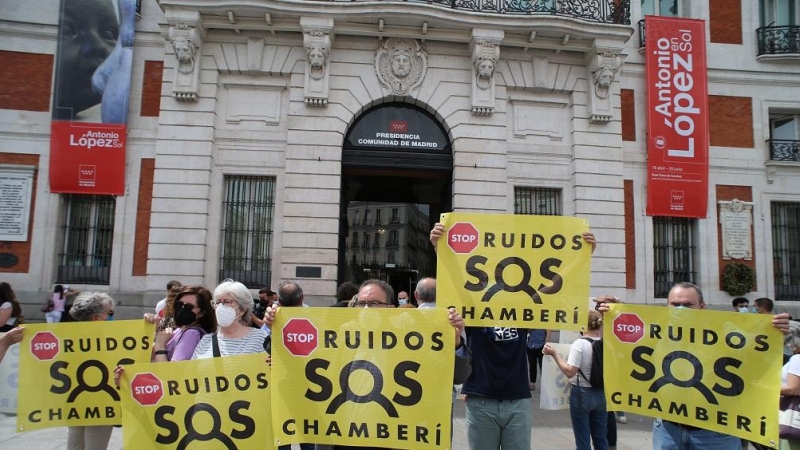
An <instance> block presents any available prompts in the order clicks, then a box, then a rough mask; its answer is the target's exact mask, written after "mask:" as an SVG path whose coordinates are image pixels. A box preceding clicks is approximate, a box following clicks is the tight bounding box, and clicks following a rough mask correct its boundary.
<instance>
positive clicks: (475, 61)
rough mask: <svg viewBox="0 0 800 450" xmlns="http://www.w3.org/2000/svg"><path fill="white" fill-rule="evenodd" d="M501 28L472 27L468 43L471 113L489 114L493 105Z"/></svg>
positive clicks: (492, 109) (477, 114) (501, 36)
mask: <svg viewBox="0 0 800 450" xmlns="http://www.w3.org/2000/svg"><path fill="white" fill-rule="evenodd" d="M504 36H505V33H504V32H503V31H502V30H485V29H480V28H474V29H473V30H472V40H471V41H470V43H469V46H470V50H471V52H472V114H473V115H476V116H489V115H491V114H492V113H493V112H494V107H495V82H494V73H495V69H496V68H497V62H498V60H499V59H500V42H501V41H502V40H503V37H504Z"/></svg>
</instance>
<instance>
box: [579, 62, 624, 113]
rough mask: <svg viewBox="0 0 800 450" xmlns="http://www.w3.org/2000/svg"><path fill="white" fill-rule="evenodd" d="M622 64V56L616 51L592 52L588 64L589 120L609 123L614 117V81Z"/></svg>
mask: <svg viewBox="0 0 800 450" xmlns="http://www.w3.org/2000/svg"><path fill="white" fill-rule="evenodd" d="M621 66H622V58H621V57H620V55H619V53H617V52H614V51H610V50H609V51H604V52H602V53H592V54H591V56H590V57H589V61H588V64H587V67H586V68H587V71H588V74H589V77H588V80H589V92H588V98H589V111H590V112H589V121H590V122H592V123H601V124H604V123H608V122H610V121H611V118H612V117H613V104H612V102H611V100H612V97H613V96H612V95H611V92H612V83H613V82H614V79H615V78H616V75H617V72H619V69H620V67H621Z"/></svg>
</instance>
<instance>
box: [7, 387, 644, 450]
mask: <svg viewBox="0 0 800 450" xmlns="http://www.w3.org/2000/svg"><path fill="white" fill-rule="evenodd" d="M532 394H533V398H532V399H531V407H532V408H533V425H532V426H531V442H532V445H531V448H532V449H561V450H568V449H570V448H575V440H574V439H573V437H572V426H571V424H570V418H569V410H559V411H546V410H542V409H539V392H538V391H534V392H532ZM465 415H466V409H465V404H464V401H463V400H460V399H459V400H456V409H455V415H454V416H455V417H454V424H453V428H454V433H453V449H454V450H467V449H469V446H468V445H467V433H466V418H465ZM627 416H628V423H626V424H620V423H618V424H617V435H618V438H617V450H647V449H650V448H652V439H651V438H652V428H653V419H652V418H650V417H645V416H639V415H636V414H631V413H628V414H627ZM15 423H16V416H13V415H6V414H0V448H2V449H3V450H55V449H63V448H64V447H65V445H66V442H67V429H66V428H65V427H61V428H49V429H45V430H37V431H31V432H28V433H22V434H17V433H15V431H14V430H15ZM108 448H109V449H111V450H114V449H121V448H123V447H122V428H114V432H113V434H112V435H111V442H110V444H109V446H108ZM299 448H300V446H299V445H296V444H295V445H293V446H292V449H293V450H299Z"/></svg>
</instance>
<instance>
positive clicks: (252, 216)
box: [219, 176, 275, 289]
mask: <svg viewBox="0 0 800 450" xmlns="http://www.w3.org/2000/svg"><path fill="white" fill-rule="evenodd" d="M274 208H275V178H273V177H256V176H226V177H225V200H224V201H223V204H222V215H223V216H222V249H221V256H220V269H219V278H220V280H224V279H226V278H231V279H234V280H236V281H239V282H241V283H242V284H244V285H245V286H247V287H248V288H250V289H258V288H261V287H263V286H268V285H269V283H270V279H271V275H272V273H271V270H270V267H271V265H272V258H271V257H270V255H271V251H272V231H273V223H274V216H273V214H274Z"/></svg>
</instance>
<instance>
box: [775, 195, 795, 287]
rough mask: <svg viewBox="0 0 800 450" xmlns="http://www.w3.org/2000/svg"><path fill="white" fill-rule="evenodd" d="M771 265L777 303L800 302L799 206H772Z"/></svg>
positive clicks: (776, 204) (778, 204)
mask: <svg viewBox="0 0 800 450" xmlns="http://www.w3.org/2000/svg"><path fill="white" fill-rule="evenodd" d="M770 209H771V210H772V261H773V276H774V280H775V299H776V300H798V299H800V203H790V202H772V203H771V205H770Z"/></svg>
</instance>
